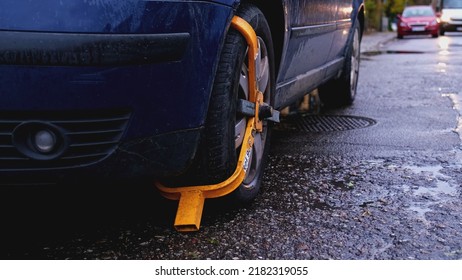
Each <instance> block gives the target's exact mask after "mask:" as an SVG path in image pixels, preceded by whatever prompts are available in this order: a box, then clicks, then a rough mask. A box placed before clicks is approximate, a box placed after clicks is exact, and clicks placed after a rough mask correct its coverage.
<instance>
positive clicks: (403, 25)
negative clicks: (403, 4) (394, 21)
mask: <svg viewBox="0 0 462 280" xmlns="http://www.w3.org/2000/svg"><path fill="white" fill-rule="evenodd" d="M399 26H401V27H407V23H405V22H401V23H400V24H399Z"/></svg>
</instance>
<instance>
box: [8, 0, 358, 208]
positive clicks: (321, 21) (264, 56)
mask: <svg viewBox="0 0 462 280" xmlns="http://www.w3.org/2000/svg"><path fill="white" fill-rule="evenodd" d="M236 18H237V19H242V20H243V22H244V23H245V24H247V29H246V30H248V27H249V26H250V29H251V32H250V34H251V36H250V37H252V38H254V39H256V42H257V47H256V49H257V53H256V55H255V57H253V58H251V59H250V60H249V58H248V55H247V54H248V53H249V41H248V39H246V38H245V36H244V35H243V32H242V31H239V28H237V27H236V26H235V25H234V24H233V20H234V19H236ZM245 24H239V23H238V24H237V26H239V25H245ZM363 29H364V4H363V1H362V0H284V1H267V0H245V1H244V0H201V1H195V0H176V1H173V0H169V1H161V0H154V1H147V0H41V1H33V0H2V1H0V100H1V102H0V115H1V117H0V178H1V179H0V180H1V181H2V183H5V184H9V183H18V182H21V183H42V182H46V183H53V182H66V181H70V180H72V181H74V180H100V179H102V180H113V179H118V178H148V179H152V180H158V181H160V182H162V183H163V184H164V186H168V188H175V187H181V186H184V185H188V184H191V185H210V184H217V183H220V182H222V181H225V180H227V179H228V178H229V177H230V176H232V174H233V172H235V170H236V166H237V165H238V162H239V158H240V157H239V156H240V150H241V147H242V146H243V145H244V141H247V140H248V138H246V136H245V132H246V128H247V127H248V123H249V121H250V119H251V117H252V116H253V115H255V117H258V118H259V121H260V124H261V127H260V129H258V130H254V131H253V133H252V135H251V137H252V141H253V143H252V146H251V149H250V150H249V151H248V152H247V154H246V156H245V171H246V172H245V176H244V177H243V178H242V182H240V183H239V184H238V186H237V187H235V188H234V189H233V190H232V192H231V196H232V197H234V198H235V199H236V200H238V201H248V200H251V199H252V198H254V197H255V195H256V193H257V192H258V189H259V186H260V181H261V178H262V173H263V169H264V162H265V157H266V154H267V152H268V145H269V141H270V130H271V122H272V121H273V120H276V119H277V114H276V113H277V111H278V110H280V109H281V108H284V107H286V106H288V105H291V104H293V103H294V102H296V101H297V100H299V99H300V98H302V97H303V96H304V95H306V94H307V93H309V92H311V91H312V90H314V89H318V92H319V95H320V98H321V100H322V102H323V104H325V106H343V105H348V104H351V103H352V102H353V100H354V98H355V93H356V85H357V81H358V70H359V53H360V52H359V49H360V40H361V35H362V32H363ZM252 32H254V35H252V34H253V33H252ZM252 54H253V53H252ZM252 59H253V60H252ZM249 61H254V62H249ZM249 63H250V64H253V63H255V65H249ZM250 66H252V67H254V69H255V70H254V71H253V72H251V71H250V69H251V67H250ZM250 74H252V75H250ZM251 82H254V83H255V84H256V87H257V89H258V91H257V93H258V94H259V96H260V97H261V100H260V101H259V102H258V103H257V102H256V101H255V100H252V98H253V97H252V96H254V94H253V92H252V91H253V89H252V88H250V87H249V86H248V85H249V83H251ZM256 112H258V114H257V113H256Z"/></svg>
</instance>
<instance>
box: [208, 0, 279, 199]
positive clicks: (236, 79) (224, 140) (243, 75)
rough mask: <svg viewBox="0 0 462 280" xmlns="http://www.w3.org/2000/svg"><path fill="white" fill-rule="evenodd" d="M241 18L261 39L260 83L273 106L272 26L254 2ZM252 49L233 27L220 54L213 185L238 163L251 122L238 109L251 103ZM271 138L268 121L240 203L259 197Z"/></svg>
mask: <svg viewBox="0 0 462 280" xmlns="http://www.w3.org/2000/svg"><path fill="white" fill-rule="evenodd" d="M237 15H238V16H239V17H241V18H243V19H244V20H246V21H247V22H248V23H249V24H250V25H251V26H252V27H253V29H254V31H255V33H256V35H257V39H258V44H259V56H258V58H257V62H256V63H257V65H256V71H257V73H256V76H257V85H258V88H259V90H260V91H261V92H262V93H263V96H264V102H265V103H267V104H270V105H271V104H272V102H273V94H274V85H275V77H274V58H273V57H274V55H273V43H272V39H271V33H270V29H269V26H268V23H267V21H266V19H265V17H264V15H263V13H262V12H261V11H260V10H259V9H258V8H257V7H256V6H253V5H250V4H244V3H243V4H242V5H241V7H240V9H239V11H238V13H237ZM247 49H248V48H247V43H246V40H245V39H244V37H243V36H242V35H241V34H240V33H239V32H238V31H236V30H234V29H230V30H229V33H228V34H227V37H226V40H225V44H224V46H223V50H222V52H221V57H220V61H219V64H218V69H217V73H216V77H215V81H214V86H213V90H212V96H211V100H210V104H209V113H208V116H207V122H206V127H205V143H206V145H205V150H206V153H205V162H206V163H205V168H206V172H205V175H206V177H207V181H209V182H213V183H217V182H220V181H224V180H226V179H227V178H228V177H229V176H230V175H231V174H232V173H233V172H234V170H235V168H236V165H237V158H238V155H239V152H240V149H241V146H242V141H243V137H244V133H245V129H246V126H247V118H246V117H245V116H242V115H240V114H239V113H238V112H237V110H236V104H237V102H238V100H239V99H244V100H248V99H249V90H248V79H249V76H248V65H247V64H248V59H247ZM269 138H270V124H269V123H267V122H264V123H263V131H262V132H261V133H257V134H256V135H255V138H254V146H253V148H252V153H251V156H250V166H249V168H248V171H247V174H246V177H245V179H244V181H243V183H242V184H241V185H240V186H239V187H238V188H237V189H236V190H235V191H234V192H233V193H232V194H230V196H229V197H230V198H232V199H233V200H235V201H236V202H248V201H250V200H252V199H253V198H254V197H255V196H256V195H257V193H258V191H259V188H260V184H261V178H262V174H263V170H264V164H265V158H266V156H267V152H268V146H269Z"/></svg>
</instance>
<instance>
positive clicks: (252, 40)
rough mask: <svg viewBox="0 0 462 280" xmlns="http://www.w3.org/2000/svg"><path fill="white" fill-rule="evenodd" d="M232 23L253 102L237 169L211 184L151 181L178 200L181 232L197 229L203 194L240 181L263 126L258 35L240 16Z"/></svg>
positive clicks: (230, 187)
mask: <svg viewBox="0 0 462 280" xmlns="http://www.w3.org/2000/svg"><path fill="white" fill-rule="evenodd" d="M231 26H232V27H233V28H235V29H236V30H238V31H239V32H240V33H241V34H242V35H243V36H244V38H245V39H246V41H247V44H248V46H249V50H248V60H249V61H248V64H249V66H248V67H249V79H248V80H249V101H250V102H253V103H256V106H255V116H254V117H251V118H249V120H248V121H247V127H246V130H245V134H244V140H243V143H242V147H241V151H240V153H239V158H238V162H237V166H236V169H235V171H234V173H233V174H232V175H231V177H229V178H228V179H227V180H225V181H224V182H221V183H218V184H214V185H204V186H187V187H178V188H169V187H166V186H164V185H163V184H162V183H160V182H155V183H154V184H155V186H156V187H157V188H158V189H159V191H160V193H161V194H162V195H163V196H164V197H166V198H168V199H173V200H179V203H178V209H177V213H176V218H175V224H174V227H175V229H176V230H178V231H181V232H190V231H197V230H199V228H200V222H201V218H202V211H203V208H204V202H205V199H206V198H216V197H221V196H224V195H227V194H229V193H231V192H233V191H234V190H235V189H236V188H238V187H239V186H240V185H241V184H242V182H243V181H244V178H245V175H246V172H247V169H248V167H249V165H250V162H249V161H250V155H251V153H252V147H253V142H254V135H255V133H256V131H261V129H262V127H261V121H260V120H259V119H258V109H259V104H260V103H261V102H262V94H261V93H260V92H258V90H257V83H256V70H255V69H256V66H255V60H256V58H257V56H258V39H257V36H256V34H255V31H254V30H253V28H252V26H250V24H249V23H248V22H247V21H245V20H244V19H242V18H240V17H237V16H234V17H233V19H232V21H231Z"/></svg>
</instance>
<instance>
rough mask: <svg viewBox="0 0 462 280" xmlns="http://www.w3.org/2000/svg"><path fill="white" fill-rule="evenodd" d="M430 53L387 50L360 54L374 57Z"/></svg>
mask: <svg viewBox="0 0 462 280" xmlns="http://www.w3.org/2000/svg"><path fill="white" fill-rule="evenodd" d="M424 53H430V52H423V51H405V50H387V51H366V52H363V53H361V54H363V55H365V56H376V55H381V54H424Z"/></svg>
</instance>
